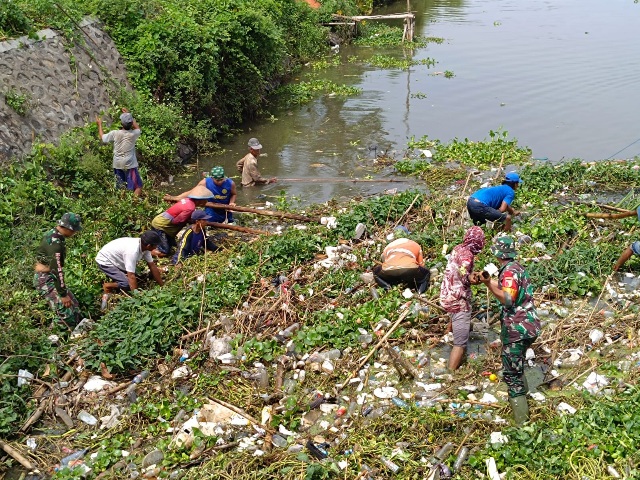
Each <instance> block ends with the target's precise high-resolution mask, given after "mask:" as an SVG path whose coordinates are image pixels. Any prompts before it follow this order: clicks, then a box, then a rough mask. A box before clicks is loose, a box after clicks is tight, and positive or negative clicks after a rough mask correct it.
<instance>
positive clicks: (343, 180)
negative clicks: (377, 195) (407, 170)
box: [278, 177, 409, 183]
mask: <svg viewBox="0 0 640 480" xmlns="http://www.w3.org/2000/svg"><path fill="white" fill-rule="evenodd" d="M408 181H409V180H401V179H396V178H331V177H330V178H279V179H278V182H280V183H282V182H301V183H326V182H329V183H406V182H408Z"/></svg>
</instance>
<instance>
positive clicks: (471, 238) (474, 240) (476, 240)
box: [462, 226, 485, 255]
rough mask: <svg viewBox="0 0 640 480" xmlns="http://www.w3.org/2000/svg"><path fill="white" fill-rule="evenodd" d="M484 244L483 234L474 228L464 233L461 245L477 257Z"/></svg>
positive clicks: (477, 228)
mask: <svg viewBox="0 0 640 480" xmlns="http://www.w3.org/2000/svg"><path fill="white" fill-rule="evenodd" d="M484 242H485V238H484V232H483V231H482V229H481V228H480V227H477V226H474V227H471V228H470V229H469V230H467V231H466V232H465V234H464V240H462V245H464V246H465V247H467V248H468V249H469V250H470V251H471V253H473V254H474V255H477V254H478V253H480V252H481V251H482V249H483V248H484Z"/></svg>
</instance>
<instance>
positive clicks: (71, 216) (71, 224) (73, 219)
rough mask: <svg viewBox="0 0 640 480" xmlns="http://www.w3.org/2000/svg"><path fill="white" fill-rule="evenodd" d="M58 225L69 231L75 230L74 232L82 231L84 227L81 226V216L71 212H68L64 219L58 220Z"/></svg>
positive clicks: (63, 216)
mask: <svg viewBox="0 0 640 480" xmlns="http://www.w3.org/2000/svg"><path fill="white" fill-rule="evenodd" d="M58 225H60V226H61V227H64V228H68V229H69V230H73V231H74V232H79V231H80V230H82V225H81V224H80V216H79V215H76V214H75V213H71V212H67V213H65V214H64V215H62V218H60V220H58Z"/></svg>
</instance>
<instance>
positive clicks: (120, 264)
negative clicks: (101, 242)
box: [96, 231, 164, 309]
mask: <svg viewBox="0 0 640 480" xmlns="http://www.w3.org/2000/svg"><path fill="white" fill-rule="evenodd" d="M159 244H160V236H159V235H158V234H157V233H156V232H154V231H148V232H144V233H143V234H142V235H141V236H140V238H133V237H122V238H118V239H116V240H112V241H111V242H109V243H107V244H106V245H105V246H104V247H102V248H101V249H100V251H99V252H98V255H96V262H97V264H98V268H99V269H100V270H102V271H103V272H104V273H105V274H106V275H107V277H109V278H110V279H111V280H113V281H112V282H105V283H104V284H103V285H102V288H103V290H104V295H103V296H102V304H103V309H104V308H106V303H107V300H108V298H109V294H110V293H113V292H115V291H116V290H118V289H120V290H131V291H134V290H136V289H137V288H138V279H137V278H136V265H137V263H138V262H139V261H140V260H141V259H144V260H145V261H146V262H147V265H149V270H151V275H153V278H154V280H155V281H156V282H158V284H159V285H163V284H164V282H163V281H162V275H160V270H158V267H157V266H156V264H155V263H154V262H153V258H152V257H151V250H153V249H154V248H156V247H157V246H158V245H159Z"/></svg>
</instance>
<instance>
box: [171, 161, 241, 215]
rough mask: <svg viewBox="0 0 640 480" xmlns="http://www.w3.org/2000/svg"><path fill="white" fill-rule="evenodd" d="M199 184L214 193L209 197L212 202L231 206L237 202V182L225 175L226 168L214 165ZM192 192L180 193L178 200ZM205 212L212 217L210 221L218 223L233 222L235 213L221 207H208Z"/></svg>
mask: <svg viewBox="0 0 640 480" xmlns="http://www.w3.org/2000/svg"><path fill="white" fill-rule="evenodd" d="M198 186H203V187H207V188H208V189H209V190H211V192H212V193H213V196H212V197H211V198H210V199H209V201H210V202H212V203H222V204H224V205H229V206H231V207H233V206H235V204H236V196H237V191H236V184H235V182H234V181H233V180H231V179H230V178H228V177H225V175H224V168H222V167H220V166H216V167H213V168H212V169H211V173H210V175H209V176H208V177H205V178H203V179H202V180H200V182H199V183H198V185H196V187H195V188H197V187H198ZM190 193H191V190H190V191H188V192H183V193H181V194H180V195H178V200H181V199H183V198H185V197H187V196H188V195H189V194H190ZM205 212H207V214H208V215H209V216H210V217H211V218H210V219H209V221H210V222H218V223H225V222H228V223H233V215H232V213H231V212H230V211H228V210H223V209H220V208H212V207H206V208H205Z"/></svg>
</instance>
